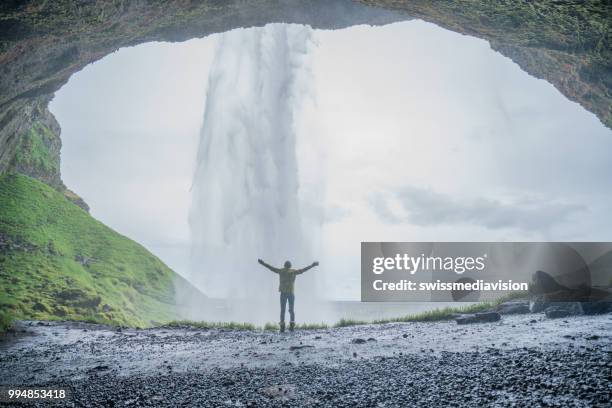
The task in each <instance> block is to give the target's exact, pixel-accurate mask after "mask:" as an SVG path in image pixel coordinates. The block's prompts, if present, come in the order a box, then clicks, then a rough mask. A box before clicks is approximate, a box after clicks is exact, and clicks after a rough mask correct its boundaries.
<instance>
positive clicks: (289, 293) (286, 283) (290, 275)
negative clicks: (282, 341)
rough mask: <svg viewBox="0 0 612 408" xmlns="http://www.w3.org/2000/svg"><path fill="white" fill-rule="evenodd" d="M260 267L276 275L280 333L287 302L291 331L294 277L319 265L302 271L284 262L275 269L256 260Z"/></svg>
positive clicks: (283, 325)
mask: <svg viewBox="0 0 612 408" xmlns="http://www.w3.org/2000/svg"><path fill="white" fill-rule="evenodd" d="M257 262H259V263H260V264H261V265H263V266H265V267H266V268H268V269H269V270H271V271H272V272H274V273H276V274H278V277H279V284H278V291H279V292H280V307H281V310H280V331H281V332H284V331H285V307H286V305H287V302H288V303H289V318H290V319H291V320H290V321H289V330H291V331H293V329H295V313H294V310H293V305H294V304H295V294H294V293H293V286H294V283H295V277H296V276H297V275H299V274H302V273H304V272H306V271H307V270H309V269H310V268H314V267H315V266H317V265H319V263H318V262H313V263H312V264H310V265H309V266H307V267H305V268H303V269H291V262H289V261H285V265H284V266H283V267H282V268H275V267H273V266H272V265H269V264H267V263H265V262H264V261H262V260H261V259H258V260H257Z"/></svg>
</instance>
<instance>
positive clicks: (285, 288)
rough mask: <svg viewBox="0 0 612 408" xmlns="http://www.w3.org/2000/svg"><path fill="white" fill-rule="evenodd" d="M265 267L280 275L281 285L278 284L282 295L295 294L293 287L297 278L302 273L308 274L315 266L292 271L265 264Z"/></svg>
mask: <svg viewBox="0 0 612 408" xmlns="http://www.w3.org/2000/svg"><path fill="white" fill-rule="evenodd" d="M262 265H263V266H265V267H266V268H268V269H269V270H271V271H272V272H274V273H276V274H278V278H279V283H278V291H279V292H281V293H293V287H294V284H295V277H296V276H297V275H299V274H301V273H304V272H306V271H307V270H309V269H310V268H312V267H313V266H314V265H310V266H307V267H305V268H303V269H291V268H275V267H273V266H272V265H268V264H267V263H265V262H263V263H262Z"/></svg>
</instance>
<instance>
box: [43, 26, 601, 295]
mask: <svg viewBox="0 0 612 408" xmlns="http://www.w3.org/2000/svg"><path fill="white" fill-rule="evenodd" d="M315 39H316V46H315V47H314V51H313V54H312V56H311V57H312V67H313V73H312V74H313V83H312V91H313V95H314V98H313V99H312V100H311V103H309V104H306V105H305V109H304V111H303V112H302V113H301V115H300V118H299V120H298V123H299V124H300V127H299V129H298V140H299V148H298V159H299V171H300V179H301V181H302V186H303V189H304V191H309V189H310V187H312V184H313V183H315V182H316V183H317V184H319V185H318V186H317V188H315V189H311V190H312V191H319V192H320V191H325V193H324V194H323V196H321V197H317V199H316V202H314V200H313V199H312V198H309V199H310V200H312V201H313V202H312V203H311V204H312V205H313V206H314V205H316V206H317V207H320V208H321V210H322V213H323V215H324V217H323V219H324V220H325V224H324V227H323V232H322V236H321V242H322V250H321V251H322V252H323V253H322V254H321V257H320V259H321V260H322V261H325V265H326V268H325V276H326V277H328V279H329V282H330V283H337V284H339V287H337V286H336V287H335V289H334V290H333V291H332V290H331V289H330V292H329V293H328V295H329V296H332V297H342V298H348V297H352V298H357V297H358V295H359V289H358V288H359V256H358V254H359V242H360V241H426V240H457V241H475V240H483V241H497V240H514V241H518V240H566V241H569V240H605V241H608V240H610V239H612V221H610V217H609V214H610V212H611V211H612V208H611V207H612V205H611V204H610V203H612V200H611V198H612V197H610V194H611V193H610V191H612V188H610V187H611V185H610V184H611V181H612V180H611V178H612V161H611V160H609V156H610V152H612V132H611V131H610V130H608V129H606V128H605V127H604V126H603V125H602V124H601V123H600V122H599V120H598V119H597V118H596V117H595V116H594V115H593V114H591V113H589V112H587V111H585V110H584V109H582V108H581V107H580V106H579V105H577V104H575V103H573V102H570V101H568V100H567V99H565V98H564V97H563V96H562V95H561V94H560V93H559V92H558V91H557V90H555V88H554V87H553V86H552V85H550V84H548V83H547V82H545V81H542V80H537V79H535V78H532V77H530V76H529V75H527V74H526V73H525V72H523V71H521V70H520V68H519V67H518V66H517V65H516V64H514V63H513V62H512V61H510V60H508V59H506V58H505V57H503V56H501V55H500V54H498V53H496V52H494V51H492V50H491V49H490V47H489V45H488V43H487V42H485V41H482V40H478V39H475V38H471V37H467V36H463V35H460V34H456V33H453V32H450V31H446V30H443V29H441V28H439V27H436V26H435V25H432V24H429V23H425V22H422V21H410V22H404V23H397V24H392V25H389V26H385V27H374V28H373V27H366V26H358V27H353V28H349V29H345V30H340V31H316V32H315ZM215 45H216V36H212V37H207V38H205V39H199V40H191V41H188V42H184V43H179V44H167V43H150V44H144V45H140V46H138V47H133V48H128V49H122V50H120V51H118V52H116V53H114V54H112V55H109V56H107V57H106V58H104V59H103V60H101V61H99V62H97V63H95V64H92V65H90V66H88V67H86V68H85V69H84V70H83V71H81V72H79V73H78V74H76V75H74V76H73V77H72V78H71V80H70V82H69V83H68V84H67V85H66V86H64V87H63V88H62V89H61V90H60V91H59V92H57V94H56V97H55V99H54V101H53V102H52V104H51V110H52V112H53V113H54V114H55V115H56V117H57V119H58V121H59V122H60V124H61V126H62V140H63V143H64V145H63V150H62V172H63V178H64V180H65V182H66V184H67V185H68V186H69V187H70V188H72V189H74V190H75V191H76V192H77V193H78V194H80V195H82V196H83V197H84V199H85V200H86V201H87V202H88V203H89V205H90V206H91V208H92V214H93V215H94V216H95V217H96V218H98V219H100V220H101V221H103V222H105V223H106V224H107V225H109V226H111V227H112V228H114V229H115V230H117V231H119V232H120V233H122V234H125V235H127V236H129V237H130V238H133V239H135V240H136V241H138V242H140V243H142V244H143V245H145V246H146V247H147V248H149V249H150V250H151V251H152V252H154V253H155V254H156V255H158V256H159V257H160V258H162V259H163V260H164V261H165V262H166V263H168V264H169V265H170V266H171V267H173V268H174V269H175V270H177V271H178V272H180V273H185V271H186V268H188V265H189V260H188V259H187V258H188V254H189V229H188V224H187V215H188V211H189V205H190V192H189V189H190V186H191V179H192V176H193V169H194V160H195V154H196V149H197V143H198V138H199V129H200V126H201V121H202V114H203V110H204V103H205V96H206V86H207V80H208V70H209V67H210V64H211V61H212V59H213V57H214V50H215ZM321 180H323V181H321ZM320 183H323V185H322V186H321V185H320ZM322 264H323V262H322ZM322 266H323V265H322ZM330 287H331V286H330Z"/></svg>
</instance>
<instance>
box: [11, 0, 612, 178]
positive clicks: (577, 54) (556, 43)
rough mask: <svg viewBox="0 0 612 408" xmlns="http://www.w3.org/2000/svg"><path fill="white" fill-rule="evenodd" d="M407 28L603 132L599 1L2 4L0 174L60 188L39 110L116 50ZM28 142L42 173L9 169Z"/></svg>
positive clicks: (606, 21)
mask: <svg viewBox="0 0 612 408" xmlns="http://www.w3.org/2000/svg"><path fill="white" fill-rule="evenodd" d="M412 17H415V18H421V19H423V20H426V21H430V22H433V23H435V24H438V25H440V26H442V27H445V28H448V29H450V30H453V31H457V32H460V33H464V34H468V35H472V36H476V37H480V38H483V39H485V40H488V41H489V42H490V43H491V46H492V47H493V48H494V49H496V50H497V51H499V52H500V53H502V54H504V55H506V56H508V57H509V58H511V59H513V60H514V61H515V62H516V63H517V64H519V65H520V66H521V68H522V69H524V70H525V71H527V72H528V73H530V74H531V75H534V76H536V77H538V78H543V79H546V80H547V81H549V82H550V83H552V84H553V85H554V86H555V87H557V89H559V91H561V92H562V93H563V94H564V95H565V96H566V97H568V98H569V99H571V100H573V101H576V102H578V103H580V104H581V105H582V106H584V107H585V108H586V109H588V110H590V111H592V112H593V113H595V114H596V115H597V116H598V117H599V118H600V119H601V120H602V122H603V123H604V124H606V125H607V126H609V127H612V111H611V109H612V108H611V106H612V97H611V95H610V88H611V87H610V85H611V84H610V81H612V79H611V78H612V75H611V74H612V67H611V59H612V58H610V57H611V51H610V21H612V13H611V6H610V4H609V2H607V1H604V0H602V1H587V2H578V1H576V2H572V1H563V2H561V1H554V0H539V1H530V2H527V1H515V0H501V1H497V2H489V1H485V0H470V1H467V0H466V1H461V2H458V1H448V0H427V1H425V0H361V1H350V0H253V1H239V0H227V1H218V0H208V1H188V0H165V1H157V2H145V1H129V2H126V1H118V0H117V1H102V0H100V1H95V0H94V1H87V2H74V1H69V0H56V1H52V2H49V1H42V0H30V1H5V2H3V3H2V5H0V64H1V68H0V72H1V74H0V75H1V76H0V174H1V173H4V172H6V171H7V170H14V171H17V172H23V173H24V174H28V175H31V176H34V177H36V178H38V179H40V180H42V181H44V182H45V183H48V184H50V185H52V186H54V187H56V188H58V189H61V188H63V185H62V184H61V177H60V173H59V155H56V153H57V152H58V151H59V146H60V139H59V127H58V126H57V124H56V123H55V121H54V120H53V119H52V116H51V114H50V113H49V112H48V111H47V109H46V106H47V103H48V101H49V100H50V98H51V97H52V95H53V93H54V92H55V91H56V90H57V89H59V88H60V87H61V86H62V85H63V84H64V83H66V82H67V81H68V79H69V78H70V76H71V75H72V74H73V73H74V72H76V71H79V70H80V69H82V68H83V67H84V66H85V65H87V64H89V63H91V62H94V61H96V60H98V59H100V58H102V57H104V56H105V55H107V54H109V53H111V52H113V51H115V50H117V49H119V48H121V47H126V46H132V45H136V44H139V43H143V42H147V41H183V40H187V39H190V38H194V37H203V36H206V35H208V34H211V33H216V32H223V31H227V30H231V29H233V28H237V27H249V26H261V25H265V24H267V23H271V22H287V23H302V24H310V25H312V26H313V27H317V28H342V27H346V26H349V25H354V24H360V23H369V24H385V23H390V22H393V21H399V20H406V19H409V18H412ZM33 131H34V132H35V133H36V134H38V135H39V136H41V138H42V140H43V142H44V143H45V145H46V146H48V147H49V152H48V157H49V158H50V162H45V163H46V164H47V166H46V167H45V166H42V167H41V166H40V165H38V164H36V163H34V162H31V161H30V162H23V161H22V160H18V158H16V155H17V154H18V151H19V148H20V146H24V144H25V145H26V147H27V146H28V145H27V143H29V142H27V140H22V139H23V138H28V137H30V136H32V132H33ZM51 133H53V134H54V135H55V136H56V137H55V138H53V137H51ZM28 135H29V136H28ZM30 139H31V138H30ZM30 139H28V140H30ZM32 140H33V139H32ZM56 156H57V157H56ZM56 161H57V163H56ZM39 164H40V163H39Z"/></svg>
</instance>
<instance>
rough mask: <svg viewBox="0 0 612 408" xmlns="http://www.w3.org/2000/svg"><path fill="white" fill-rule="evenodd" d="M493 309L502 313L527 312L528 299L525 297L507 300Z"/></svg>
mask: <svg viewBox="0 0 612 408" xmlns="http://www.w3.org/2000/svg"><path fill="white" fill-rule="evenodd" d="M495 311H496V312H497V313H499V314H502V315H504V314H523V313H529V300H527V299H518V300H510V301H508V302H504V303H501V304H499V305H498V306H497V307H496V308H495Z"/></svg>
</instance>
